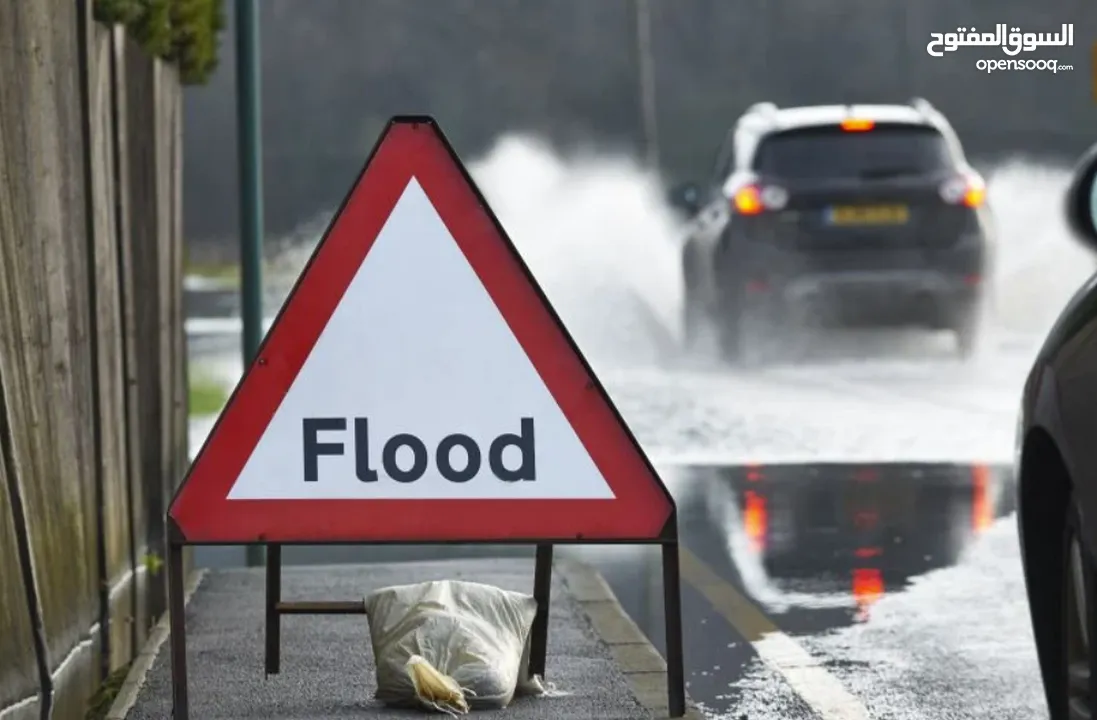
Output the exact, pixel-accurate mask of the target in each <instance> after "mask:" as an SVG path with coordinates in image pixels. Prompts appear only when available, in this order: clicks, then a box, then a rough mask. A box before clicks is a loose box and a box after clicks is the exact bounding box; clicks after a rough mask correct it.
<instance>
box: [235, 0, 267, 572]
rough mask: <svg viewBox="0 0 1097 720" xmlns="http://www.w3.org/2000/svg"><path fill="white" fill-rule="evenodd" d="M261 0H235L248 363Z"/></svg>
mask: <svg viewBox="0 0 1097 720" xmlns="http://www.w3.org/2000/svg"><path fill="white" fill-rule="evenodd" d="M259 75H260V70H259V8H258V0H236V123H237V148H238V153H239V158H238V160H239V172H240V314H241V319H242V321H243V334H242V337H241V345H242V348H243V352H244V367H248V366H249V365H250V364H251V361H252V360H254V359H255V355H256V353H258V351H259V344H260V342H262V339H263V274H262V273H263V168H262V163H263V158H262V153H261V150H260V148H261V147H262V135H261V133H260V130H261V126H260V118H261V108H262V105H261V103H260V100H259V97H260V95H259V89H260V88H259V84H260V78H259ZM247 564H248V565H249V566H258V565H262V564H263V548H262V546H260V545H248V546H247Z"/></svg>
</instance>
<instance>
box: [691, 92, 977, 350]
mask: <svg viewBox="0 0 1097 720" xmlns="http://www.w3.org/2000/svg"><path fill="white" fill-rule="evenodd" d="M672 202H675V203H676V204H677V205H678V206H679V207H680V208H681V209H682V210H683V211H684V212H686V213H687V214H690V215H693V218H692V220H691V222H690V223H689V230H688V232H687V238H686V242H685V246H684V248H683V257H682V264H683V268H682V271H683V281H684V285H685V293H686V303H685V305H686V317H685V318H684V326H685V328H686V332H687V335H689V334H691V333H692V332H693V331H694V329H695V328H696V327H697V325H698V323H699V322H709V323H711V325H712V326H713V327H714V329H715V330H716V334H717V337H718V338H719V339H720V344H721V347H722V349H723V351H724V354H725V355H726V356H727V357H728V359H731V360H737V359H740V358H741V356H742V354H743V352H744V351H745V350H747V349H749V344H751V343H752V342H753V341H754V340H755V339H757V336H758V335H759V333H758V332H752V329H755V330H756V329H762V328H766V329H767V330H763V332H762V333H761V334H768V329H769V328H773V327H787V328H789V329H791V330H796V329H797V328H799V327H801V326H803V325H805V324H810V325H816V326H818V325H824V326H833V325H838V326H862V327H863V326H868V327H881V326H886V327H897V326H920V327H928V328H935V329H952V330H956V331H957V333H958V335H959V339H960V345H961V350H962V351H964V352H967V351H968V350H970V349H971V348H972V347H973V344H974V339H975V335H976V332H977V330H978V318H979V308H980V304H981V302H982V281H983V278H984V276H985V275H986V274H987V266H988V263H989V261H990V248H991V247H992V246H993V235H994V228H993V220H992V217H991V216H990V213H989V210H988V208H987V207H986V204H985V185H984V184H983V181H982V178H981V177H979V175H978V174H977V173H976V172H975V171H974V170H973V169H972V168H971V167H970V166H969V165H968V163H967V161H966V159H965V157H964V153H963V149H962V147H961V145H960V141H959V139H958V138H957V137H956V135H955V133H954V132H953V131H952V129H951V127H950V126H949V124H948V122H947V120H946V119H945V118H944V117H943V116H942V115H941V114H940V113H939V112H938V111H936V110H935V109H934V108H933V107H932V106H931V105H929V103H927V102H926V101H924V100H915V101H912V103H911V104H910V105H861V106H843V105H834V106H810V107H797V108H783V109H778V108H777V107H776V106H773V105H772V104H769V103H760V104H759V105H756V106H755V107H753V108H751V109H750V110H748V111H747V113H745V114H744V115H743V116H742V117H741V118H740V119H739V120H738V122H737V123H736V124H735V126H734V127H732V128H731V129H730V130H729V131H728V134H727V137H726V139H725V141H724V143H723V145H722V146H721V148H720V150H719V151H718V153H717V158H716V162H715V166H714V169H713V172H712V175H711V177H710V179H709V182H708V184H707V186H706V187H705V188H698V187H696V186H692V185H688V184H687V185H686V186H684V187H680V188H678V189H676V190H675V191H674V193H673V195H672Z"/></svg>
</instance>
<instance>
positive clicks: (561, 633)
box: [107, 558, 702, 720]
mask: <svg viewBox="0 0 1097 720" xmlns="http://www.w3.org/2000/svg"><path fill="white" fill-rule="evenodd" d="M444 579H450V580H471V581H476V582H483V583H487V584H490V585H495V586H497V587H500V588H504V589H507V590H516V591H520V592H525V593H532V592H533V560H532V558H531V559H528V560H527V559H475V560H446V561H441V562H427V563H424V562H408V563H386V564H363V565H347V566H326V567H316V566H313V567H294V566H290V567H286V568H285V569H284V570H283V580H282V588H283V591H282V595H283V599H284V600H355V599H358V598H364V597H365V596H366V595H367V594H369V593H370V592H372V591H373V590H376V589H378V588H382V587H386V586H390V585H403V584H408V583H417V582H424V581H428V580H444ZM263 591H264V572H263V570H262V569H232V570H216V571H199V572H197V573H195V575H194V576H193V577H192V578H191V585H190V587H189V593H188V603H187V660H188V663H187V665H188V671H189V675H190V678H189V691H190V705H191V707H190V717H191V719H192V720H228V719H229V718H232V719H233V720H241V719H243V718H262V719H263V720H289V719H291V718H292V719H293V720H305V719H306V718H307V719H308V720H321V719H323V720H327V719H328V718H331V719H335V718H350V717H353V718H361V719H363V720H369V719H374V718H376V719H381V718H404V719H406V718H409V717H414V716H416V715H423V716H426V715H425V714H424V713H416V712H413V711H408V710H394V709H389V708H386V707H384V706H382V705H381V704H380V703H378V702H376V701H375V700H374V699H373V691H374V688H375V676H374V659H373V652H372V648H371V644H370V639H369V628H368V624H367V620H366V617H365V616H364V615H357V616H355V615H352V616H292V615H290V616H283V618H282V665H281V673H280V674H278V675H274V676H271V677H265V675H264V672H263ZM167 638H168V629H167V620H166V618H165V619H163V620H162V621H161V622H160V624H159V625H158V626H157V627H156V629H155V631H154V632H153V634H152V636H151V637H150V638H149V641H148V643H147V644H146V646H145V648H144V650H143V651H142V653H141V654H140V656H139V657H138V658H137V660H136V662H134V664H133V667H132V668H131V670H130V673H129V675H128V677H127V678H126V681H125V684H124V685H123V688H122V691H121V692H120V693H119V695H118V697H117V699H116V700H115V703H114V706H113V707H112V708H111V710H110V712H109V714H108V716H107V718H108V720H166V719H167V718H170V717H171V663H170V659H169V652H168V647H169V643H168V642H167ZM545 675H546V677H545V680H546V681H547V682H549V683H551V684H552V685H553V687H554V690H553V692H551V693H550V694H548V695H546V696H543V697H533V698H517V699H515V701H514V702H513V703H512V704H511V705H510V707H508V708H506V709H505V710H501V711H493V712H491V714H493V715H496V714H502V715H503V716H507V717H511V718H515V719H516V720H563V719H565V718H584V719H587V718H589V719H590V720H601V719H605V720H646V719H648V718H666V717H667V716H668V713H667V693H666V662H665V661H664V659H663V658H662V656H660V654H659V653H658V651H657V650H656V649H655V648H654V647H653V646H652V645H651V643H650V642H648V640H647V638H646V637H645V636H644V634H643V633H642V632H641V631H640V629H639V627H637V625H636V623H635V622H633V621H632V619H631V618H629V617H628V615H627V614H626V613H625V611H624V609H623V608H622V607H621V605H620V603H618V602H617V599H616V598H615V597H614V594H613V591H612V590H611V589H610V588H609V586H608V584H607V583H606V582H605V580H604V579H603V578H602V577H601V575H599V574H598V573H597V571H595V570H594V569H593V568H591V567H589V566H588V565H585V564H583V563H580V562H576V561H573V560H558V561H557V562H556V564H555V566H554V569H553V586H552V603H551V611H550V613H549V643H548V659H547V668H546V672H545ZM473 714H478V713H476V712H475V711H474V713H473ZM436 716H437V715H436ZM686 717H687V718H690V719H691V720H701V718H702V715H701V713H700V712H699V711H698V710H697V708H696V707H695V706H694V705H693V703H692V702H691V703H689V709H688V711H687V714H686Z"/></svg>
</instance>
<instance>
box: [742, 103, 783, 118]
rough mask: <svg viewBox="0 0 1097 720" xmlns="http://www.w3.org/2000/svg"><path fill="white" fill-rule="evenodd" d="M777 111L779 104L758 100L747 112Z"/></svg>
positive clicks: (767, 112)
mask: <svg viewBox="0 0 1097 720" xmlns="http://www.w3.org/2000/svg"><path fill="white" fill-rule="evenodd" d="M774 112H777V104H776V103H771V102H757V103H754V104H753V105H751V106H750V107H749V108H747V114H748V115H750V114H753V113H766V114H769V113H774Z"/></svg>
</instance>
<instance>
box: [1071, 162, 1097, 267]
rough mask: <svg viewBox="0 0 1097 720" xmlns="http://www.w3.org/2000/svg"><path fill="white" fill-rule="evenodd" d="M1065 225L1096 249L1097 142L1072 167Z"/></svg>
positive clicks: (1082, 240)
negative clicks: (1072, 172) (1072, 173)
mask: <svg viewBox="0 0 1097 720" xmlns="http://www.w3.org/2000/svg"><path fill="white" fill-rule="evenodd" d="M1066 213H1067V225H1068V226H1069V227H1070V230H1071V232H1073V233H1074V235H1075V237H1077V238H1078V240H1080V241H1081V242H1083V243H1085V244H1086V246H1088V247H1089V248H1091V249H1093V250H1097V144H1095V145H1093V147H1091V148H1090V149H1089V150H1087V151H1086V153H1085V154H1084V155H1082V158H1081V160H1079V161H1078V164H1077V165H1075V167H1074V175H1073V176H1072V177H1071V180H1070V186H1069V187H1068V188H1067V196H1066Z"/></svg>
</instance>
